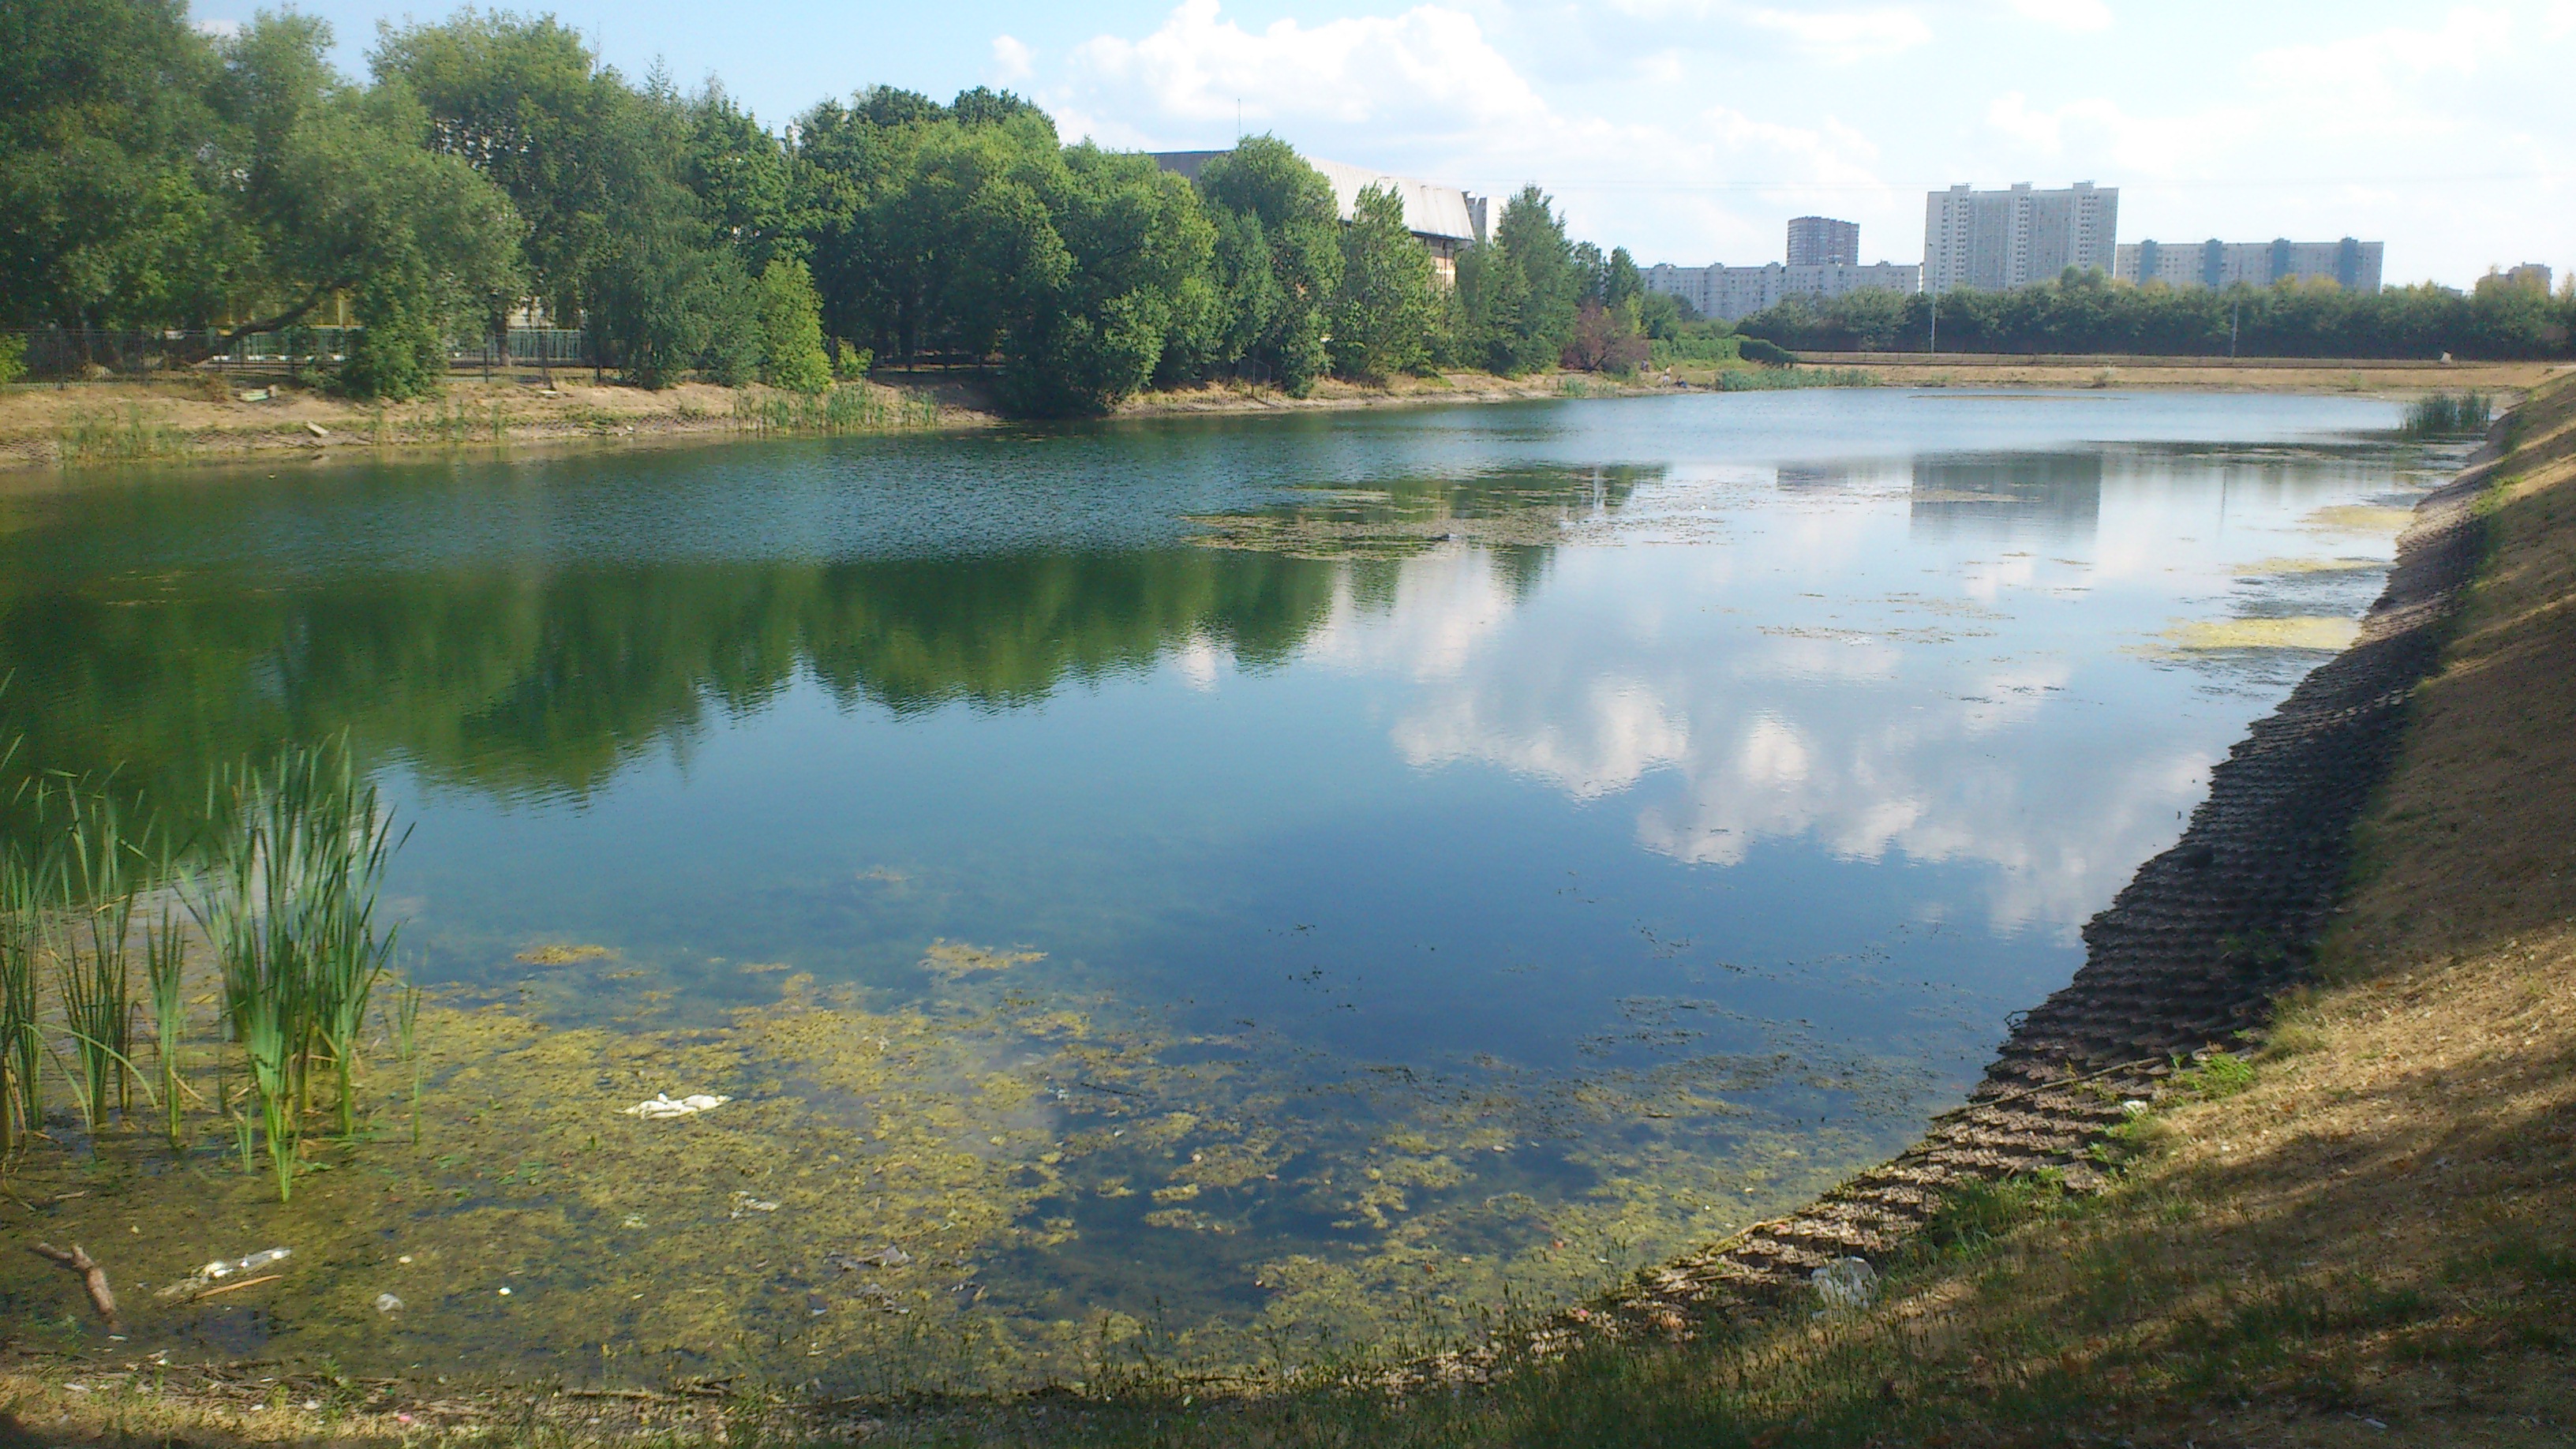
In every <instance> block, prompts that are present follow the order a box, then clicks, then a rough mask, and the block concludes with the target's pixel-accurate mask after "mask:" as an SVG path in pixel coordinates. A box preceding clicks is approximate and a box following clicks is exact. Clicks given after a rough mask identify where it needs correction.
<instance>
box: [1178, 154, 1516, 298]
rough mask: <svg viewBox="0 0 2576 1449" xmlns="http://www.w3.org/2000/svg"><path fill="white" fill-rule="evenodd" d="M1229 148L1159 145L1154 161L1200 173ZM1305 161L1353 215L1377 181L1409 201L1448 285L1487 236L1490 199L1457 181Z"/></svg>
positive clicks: (1414, 224)
mask: <svg viewBox="0 0 2576 1449" xmlns="http://www.w3.org/2000/svg"><path fill="white" fill-rule="evenodd" d="M1228 154H1230V153H1229V152H1225V151H1157V152H1154V153H1153V156H1154V162H1155V164H1156V165H1158V166H1160V167H1162V168H1163V169H1164V170H1166V171H1170V172H1174V173H1176V174H1178V175H1181V176H1185V177H1188V178H1189V179H1190V180H1191V181H1194V182H1195V181H1197V180H1198V179H1199V172H1200V171H1202V170H1204V169H1205V168H1206V166H1207V163H1208V162H1210V161H1212V160H1214V159H1215V158H1217V157H1219V156H1224V155H1228ZM1306 164H1307V165H1309V166H1312V167H1314V168H1315V169H1316V170H1318V171H1320V172H1322V173H1324V179H1325V180H1326V181H1328V182H1330V183H1332V187H1333V204H1334V206H1335V207H1336V208H1338V209H1339V210H1340V212H1341V217H1342V220H1344V221H1348V220H1350V219H1351V216H1352V214H1353V212H1354V210H1355V209H1356V208H1357V207H1358V205H1359V199H1360V193H1361V192H1363V191H1366V190H1368V189H1369V188H1370V187H1372V186H1383V187H1386V188H1387V189H1389V190H1391V191H1393V192H1394V193H1395V195H1396V199H1397V200H1399V201H1402V202H1403V203H1404V224H1405V227H1406V228H1407V229H1408V230H1410V231H1411V232H1412V233H1413V235H1414V236H1415V237H1416V238H1417V239H1419V240H1420V241H1421V243H1422V244H1423V246H1424V247H1426V248H1427V249H1429V251H1430V253H1431V270H1432V272H1433V274H1434V275H1436V276H1437V277H1438V278H1439V280H1440V284H1441V285H1442V286H1444V287H1452V286H1456V285H1457V283H1458V254H1459V253H1460V252H1462V251H1465V250H1466V249H1467V248H1468V247H1469V246H1470V245H1472V244H1474V243H1476V242H1480V241H1483V240H1484V239H1485V225H1486V214H1487V204H1486V202H1487V199H1486V198H1485V197H1482V196H1471V195H1469V194H1468V193H1466V192H1464V191H1461V190H1459V189H1458V188H1457V187H1455V186H1437V185H1434V184H1432V183H1430V182H1428V181H1417V180H1415V179H1413V178H1412V177H1410V176H1396V175H1392V174H1389V173H1387V172H1384V171H1376V170H1372V169H1370V168H1369V167H1366V166H1351V165H1346V164H1344V163H1343V162H1339V161H1323V160H1318V159H1316V158H1315V157H1312V156H1309V157H1307V158H1306Z"/></svg>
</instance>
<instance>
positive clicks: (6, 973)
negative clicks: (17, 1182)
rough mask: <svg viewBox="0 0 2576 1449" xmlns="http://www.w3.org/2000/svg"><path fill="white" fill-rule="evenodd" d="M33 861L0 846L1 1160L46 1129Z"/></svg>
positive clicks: (38, 897)
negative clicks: (41, 1074) (37, 988)
mask: <svg viewBox="0 0 2576 1449" xmlns="http://www.w3.org/2000/svg"><path fill="white" fill-rule="evenodd" d="M36 877H37V872H36V870H35V867H34V864H33V862H31V861H29V860H28V859H27V858H26V856H25V854H24V853H22V852H21V851H20V850H19V849H17V848H16V847H14V846H6V847H0V1158H5V1157H6V1156H7V1155H8V1154H9V1153H10V1152H12V1151H13V1150H15V1148H16V1147H17V1146H18V1145H19V1144H20V1143H22V1142H24V1141H25V1140H26V1139H27V1138H28V1137H29V1136H31V1135H32V1134H34V1133H35V1132H36V1131H37V1130H38V1129H40V1128H41V1127H42V1126H43V1125H44V1121H45V1085H44V1078H43V1077H42V1076H40V1075H39V1074H38V1069H39V1068H40V1067H41V1066H42V1065H43V1063H44V1049H45V1041H44V1036H43V1034H42V1032H41V1031H40V1029H39V1027H38V1025H37V1019H36V978H37V975H38V973H39V971H40V969H41V968H40V966H39V964H38V963H39V962H40V961H41V960H42V959H43V954H44V953H43V947H42V942H41V939H40V933H41V929H42V927H41V925H40V922H41V920H42V911H41V910H40V905H41V901H42V898H43V894H44V892H43V887H42V886H41V884H40V883H39V882H38V880H37V878H36Z"/></svg>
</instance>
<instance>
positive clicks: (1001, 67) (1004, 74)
mask: <svg viewBox="0 0 2576 1449" xmlns="http://www.w3.org/2000/svg"><path fill="white" fill-rule="evenodd" d="M1037 60H1038V57H1037V52H1036V51H1033V50H1031V49H1029V47H1028V45H1027V44H1026V43H1025V42H1023V41H1021V40H1018V39H1016V38H1014V37H1012V36H1008V35H996V36H994V37H993V63H992V65H991V66H990V67H989V68H988V69H987V70H986V71H985V73H984V74H985V76H986V78H987V79H988V80H990V81H991V82H992V83H993V84H995V85H1002V86H1007V85H1016V84H1018V83H1019V82H1021V81H1024V80H1027V79H1028V78H1029V77H1030V76H1032V75H1034V74H1036V73H1037V68H1038V65H1037Z"/></svg>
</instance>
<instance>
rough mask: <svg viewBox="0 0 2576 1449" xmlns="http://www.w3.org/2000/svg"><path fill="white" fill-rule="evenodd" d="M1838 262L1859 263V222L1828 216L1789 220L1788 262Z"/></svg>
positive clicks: (1814, 264) (1807, 264) (1801, 264)
mask: <svg viewBox="0 0 2576 1449" xmlns="http://www.w3.org/2000/svg"><path fill="white" fill-rule="evenodd" d="M1837 262H1840V263H1841V264H1842V265H1844V266H1847V267H1853V266H1858V265H1860V223H1859V222H1856V221H1836V220H1835V219H1834V218H1832V217H1830V216H1800V217H1792V218H1790V221H1789V265H1791V266H1793V267H1829V266H1832V265H1834V264H1835V263H1837Z"/></svg>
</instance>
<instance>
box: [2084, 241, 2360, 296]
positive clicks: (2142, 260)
mask: <svg viewBox="0 0 2576 1449" xmlns="http://www.w3.org/2000/svg"><path fill="white" fill-rule="evenodd" d="M2386 250H2387V244H2386V243H2385V242H2366V241H2357V240H2355V239H2353V238H2351V237H2345V238H2344V239H2343V240H2341V241H2330V242H2294V241H2292V240H2290V239H2289V238H2287V237H2279V238H2276V239H2274V240H2272V241H2267V242H2223V241H2220V240H2218V239H2217V238H2215V237H2213V238H2211V239H2210V240H2208V241H2205V242H2158V241H2142V242H2137V243H2134V244H2132V245H2128V246H2123V247H2121V248H2120V252H2119V261H2118V262H2117V264H2115V265H2114V266H2113V267H2112V269H2111V275H2112V276H2114V277H2117V278H2118V279H2120V280H2121V281H2123V282H2135V283H2137V284H2139V285H2141V286H2143V285H2145V284H2146V283H2148V282H2162V283H2164V284H2165V285H2166V286H2168V287H2233V286H2235V285H2236V284H2237V283H2239V282H2242V283H2244V284H2246V285H2247V286H2252V287H2268V286H2270V285H2272V284H2273V283H2274V282H2284V281H2290V280H2293V279H2295V280H2298V281H2311V280H2314V279H2316V278H2320V277H2322V278H2325V279H2326V280H2329V281H2331V282H2333V283H2334V284H2335V285H2337V286H2339V287H2341V288H2343V289H2344V290H2345V291H2347V292H2376V291H2378V290H2379V264H2380V259H2381V257H2382V255H2383V254H2384V253H2385V252H2386Z"/></svg>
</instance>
